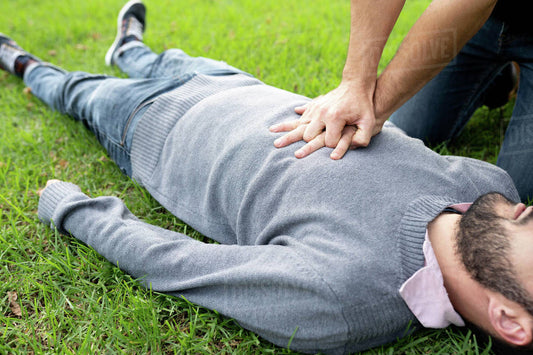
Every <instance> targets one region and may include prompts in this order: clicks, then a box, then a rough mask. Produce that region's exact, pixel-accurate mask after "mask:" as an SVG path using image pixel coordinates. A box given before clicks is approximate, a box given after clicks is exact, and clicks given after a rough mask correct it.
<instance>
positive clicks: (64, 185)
mask: <svg viewBox="0 0 533 355" xmlns="http://www.w3.org/2000/svg"><path fill="white" fill-rule="evenodd" d="M80 192H81V189H80V188H79V187H78V186H77V185H74V184H72V183H70V182H64V181H60V182H56V183H54V184H52V185H50V186H48V187H47V188H46V189H44V191H43V193H42V195H41V198H40V199H39V207H38V212H37V213H38V216H39V219H40V220H41V222H43V223H44V224H46V225H48V226H50V228H55V227H54V226H53V225H52V218H53V215H54V212H55V210H56V208H57V206H58V205H59V204H60V203H61V201H62V200H63V199H65V198H66V197H67V196H70V195H72V194H78V193H80Z"/></svg>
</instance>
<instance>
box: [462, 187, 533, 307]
mask: <svg viewBox="0 0 533 355" xmlns="http://www.w3.org/2000/svg"><path fill="white" fill-rule="evenodd" d="M513 205H514V203H513V202H512V201H510V200H509V199H507V198H506V197H505V196H503V195H502V194H499V193H489V194H486V195H483V196H481V197H479V198H478V199H477V200H476V201H475V202H474V203H473V204H472V206H471V207H470V208H469V209H468V211H466V213H465V214H464V215H463V216H462V218H461V220H460V222H459V229H458V231H457V238H456V245H455V249H456V250H455V252H456V253H457V254H458V255H459V257H460V258H461V260H462V262H463V265H464V267H465V268H466V270H467V271H468V273H469V274H470V276H471V277H472V278H473V279H474V280H475V281H477V282H479V283H480V284H481V285H482V286H483V287H485V288H487V289H489V290H491V291H494V292H497V293H500V294H502V295H503V296H505V297H506V298H507V299H509V300H511V301H514V302H516V303H518V304H520V305H521V306H523V307H524V308H525V309H526V310H527V311H528V312H529V313H530V314H532V315H533V300H532V299H531V296H530V295H529V293H528V292H527V291H526V289H525V288H524V287H523V286H522V284H521V283H520V281H519V279H518V278H517V272H516V270H515V268H514V266H513V262H512V258H511V239H512V235H511V232H510V230H509V228H508V226H509V219H508V218H505V217H503V216H501V215H499V214H498V213H497V211H498V210H499V209H501V208H502V207H505V206H513ZM528 217H529V216H528Z"/></svg>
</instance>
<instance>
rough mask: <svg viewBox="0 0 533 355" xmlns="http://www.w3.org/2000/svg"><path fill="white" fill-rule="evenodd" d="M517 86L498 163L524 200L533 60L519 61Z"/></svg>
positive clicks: (531, 155)
mask: <svg viewBox="0 0 533 355" xmlns="http://www.w3.org/2000/svg"><path fill="white" fill-rule="evenodd" d="M519 65H520V86H519V89H518V93H517V97H516V104H515V107H514V109H513V115H512V117H511V121H510V122H509V125H508V126H507V130H506V131H505V138H504V141H503V144H502V148H501V150H500V154H499V156H498V162H497V165H498V166H499V167H501V168H502V169H504V170H506V171H507V172H508V173H509V175H511V177H512V178H513V181H514V183H515V185H516V188H517V189H518V192H519V193H520V199H521V200H522V201H524V202H527V201H528V198H529V199H533V144H532V143H533V100H532V99H533V63H531V62H521V63H519Z"/></svg>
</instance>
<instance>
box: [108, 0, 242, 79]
mask: <svg viewBox="0 0 533 355" xmlns="http://www.w3.org/2000/svg"><path fill="white" fill-rule="evenodd" d="M145 28H146V8H145V6H144V4H142V3H141V2H140V1H139V0H132V1H129V2H128V3H127V4H126V5H124V7H123V8H122V9H121V10H120V13H119V15H118V19H117V36H116V38H115V41H114V42H113V44H112V45H111V47H110V48H109V50H108V52H107V54H106V63H107V64H108V65H116V66H118V67H119V68H120V70H122V71H123V72H124V73H126V74H128V76H129V77H130V78H185V77H187V76H191V75H194V74H207V75H229V74H236V73H242V74H246V73H244V72H243V71H242V70H239V69H237V68H234V67H232V66H230V65H228V64H226V63H225V62H222V61H217V60H213V59H209V58H203V57H196V58H194V57H190V56H189V55H187V54H186V53H185V52H183V51H182V50H180V49H169V50H167V51H165V52H163V53H161V54H159V55H158V54H155V53H154V52H152V50H150V48H148V47H147V46H146V45H145V44H144V43H143V42H142V40H143V35H144V30H145Z"/></svg>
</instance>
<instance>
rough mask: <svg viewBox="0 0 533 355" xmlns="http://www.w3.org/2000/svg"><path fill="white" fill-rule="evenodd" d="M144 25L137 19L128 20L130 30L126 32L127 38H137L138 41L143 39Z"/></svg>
mask: <svg viewBox="0 0 533 355" xmlns="http://www.w3.org/2000/svg"><path fill="white" fill-rule="evenodd" d="M143 27H144V26H143V25H142V23H140V22H139V20H137V19H136V18H135V17H133V16H132V17H130V18H129V20H128V28H127V30H126V33H125V35H126V36H135V37H137V39H139V40H142V38H143Z"/></svg>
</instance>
